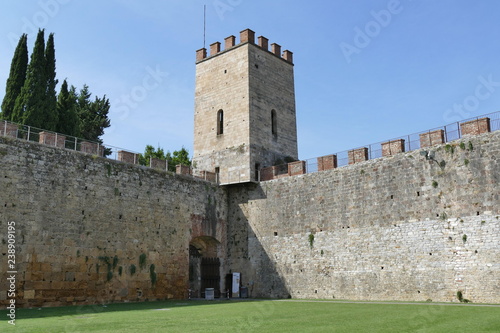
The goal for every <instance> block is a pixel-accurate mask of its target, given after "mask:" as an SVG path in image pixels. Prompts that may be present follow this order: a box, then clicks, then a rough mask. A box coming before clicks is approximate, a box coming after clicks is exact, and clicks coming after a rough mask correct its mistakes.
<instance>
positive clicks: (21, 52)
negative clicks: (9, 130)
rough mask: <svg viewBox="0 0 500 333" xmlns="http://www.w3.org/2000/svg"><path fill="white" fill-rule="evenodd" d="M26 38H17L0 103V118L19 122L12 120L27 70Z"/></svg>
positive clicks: (16, 120)
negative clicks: (0, 111) (3, 94)
mask: <svg viewBox="0 0 500 333" xmlns="http://www.w3.org/2000/svg"><path fill="white" fill-rule="evenodd" d="M27 43H28V36H27V35H26V34H23V35H22V36H21V38H19V43H18V44H17V47H16V50H15V52H14V57H13V58H12V63H11V65H10V74H9V78H8V79H7V84H6V86H5V96H4V98H3V101H2V114H1V118H2V119H5V120H11V121H15V122H20V121H21V119H13V113H14V106H15V104H16V98H17V97H18V96H19V94H20V93H21V89H22V87H23V85H24V81H25V80H26V70H27V68H28V46H27Z"/></svg>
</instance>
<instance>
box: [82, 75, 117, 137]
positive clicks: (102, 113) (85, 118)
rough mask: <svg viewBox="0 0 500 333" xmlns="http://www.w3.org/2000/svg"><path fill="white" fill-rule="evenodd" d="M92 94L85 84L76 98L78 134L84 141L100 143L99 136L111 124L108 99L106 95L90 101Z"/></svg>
mask: <svg viewBox="0 0 500 333" xmlns="http://www.w3.org/2000/svg"><path fill="white" fill-rule="evenodd" d="M91 96H92V93H90V91H89V87H88V86H87V85H86V84H85V85H84V86H83V88H82V89H81V90H80V94H79V95H78V97H77V103H76V108H77V114H78V118H79V119H80V133H81V136H82V137H83V138H84V139H87V140H90V141H97V142H101V143H102V140H101V139H100V136H101V135H103V134H104V129H105V128H108V127H109V126H110V125H111V123H110V120H109V118H108V113H109V108H110V106H111V105H110V104H109V99H107V98H106V95H104V96H103V97H101V98H100V97H97V96H96V98H95V99H94V100H93V101H92V100H91Z"/></svg>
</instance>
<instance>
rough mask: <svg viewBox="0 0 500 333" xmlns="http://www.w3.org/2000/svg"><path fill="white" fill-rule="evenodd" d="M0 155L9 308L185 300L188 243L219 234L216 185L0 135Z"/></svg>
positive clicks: (221, 217) (0, 223) (222, 201)
mask: <svg viewBox="0 0 500 333" xmlns="http://www.w3.org/2000/svg"><path fill="white" fill-rule="evenodd" d="M0 160H1V162H0V163H1V164H0V170H1V173H0V175H1V177H0V187H1V189H2V190H1V192H0V203H1V204H0V227H1V229H2V230H3V231H4V232H2V234H1V235H0V238H1V239H2V245H1V247H2V251H1V255H2V261H1V264H2V269H1V273H0V278H1V281H0V304H3V305H5V304H6V303H5V302H6V301H7V298H6V292H5V290H7V288H6V283H7V282H6V278H7V276H6V273H5V272H6V270H5V269H4V268H5V267H7V261H6V258H7V257H6V252H7V251H6V241H7V239H6V237H7V236H6V235H7V232H6V231H7V222H8V221H14V222H15V223H16V224H15V226H16V264H17V271H18V274H17V292H18V294H17V297H16V301H17V306H18V307H32V306H59V305H72V304H95V303H108V302H122V301H144V300H146V299H148V300H155V299H166V298H177V299H182V298H186V297H187V289H188V274H189V268H188V265H189V262H188V261H189V259H188V258H189V254H188V248H189V243H190V241H191V240H192V239H193V238H196V237H211V238H213V239H215V240H217V242H220V243H223V242H225V234H226V233H225V226H226V222H225V218H226V202H227V199H226V195H225V191H224V189H223V188H219V187H216V186H213V185H211V184H210V183H208V182H204V181H201V180H196V179H193V178H192V177H185V176H178V175H174V174H172V173H169V172H166V171H159V170H155V169H151V168H147V167H141V166H136V165H132V164H127V163H123V162H118V161H113V160H108V159H105V158H100V157H96V156H93V155H87V154H83V153H79V152H74V151H70V150H66V149H61V148H55V147H49V146H46V145H42V144H37V143H30V142H26V141H20V140H16V139H9V138H5V137H0ZM220 251H222V252H220V253H218V256H220V257H224V253H223V249H221V250H220ZM141 258H144V259H142V260H141ZM151 265H154V266H153V267H154V270H153V271H154V273H155V274H156V283H155V284H153V282H152V274H151V273H150V269H151V267H152V266H151ZM224 269H225V268H224Z"/></svg>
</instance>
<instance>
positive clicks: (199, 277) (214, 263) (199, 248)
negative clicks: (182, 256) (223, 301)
mask: <svg viewBox="0 0 500 333" xmlns="http://www.w3.org/2000/svg"><path fill="white" fill-rule="evenodd" d="M218 246H219V242H218V241H217V240H216V239H215V238H213V237H209V236H200V237H196V238H194V239H193V240H192V241H191V243H189V289H191V297H204V296H205V289H206V288H214V290H215V297H219V295H220V260H219V258H218V257H217V249H218Z"/></svg>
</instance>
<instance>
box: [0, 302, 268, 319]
mask: <svg viewBox="0 0 500 333" xmlns="http://www.w3.org/2000/svg"><path fill="white" fill-rule="evenodd" d="M269 300H270V299H241V298H238V299H229V300H227V299H215V300H213V301H207V300H203V299H195V300H168V301H152V302H129V303H110V304H92V305H73V306H60V307H46V308H28V309H16V319H35V318H49V317H62V316H75V315H82V316H85V315H90V314H95V313H107V312H119V311H141V310H165V309H173V308H178V307H189V306H211V305H220V304H235V303H252V302H262V301H269ZM7 313H8V312H7V310H0V318H7V317H6V315H7Z"/></svg>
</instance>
